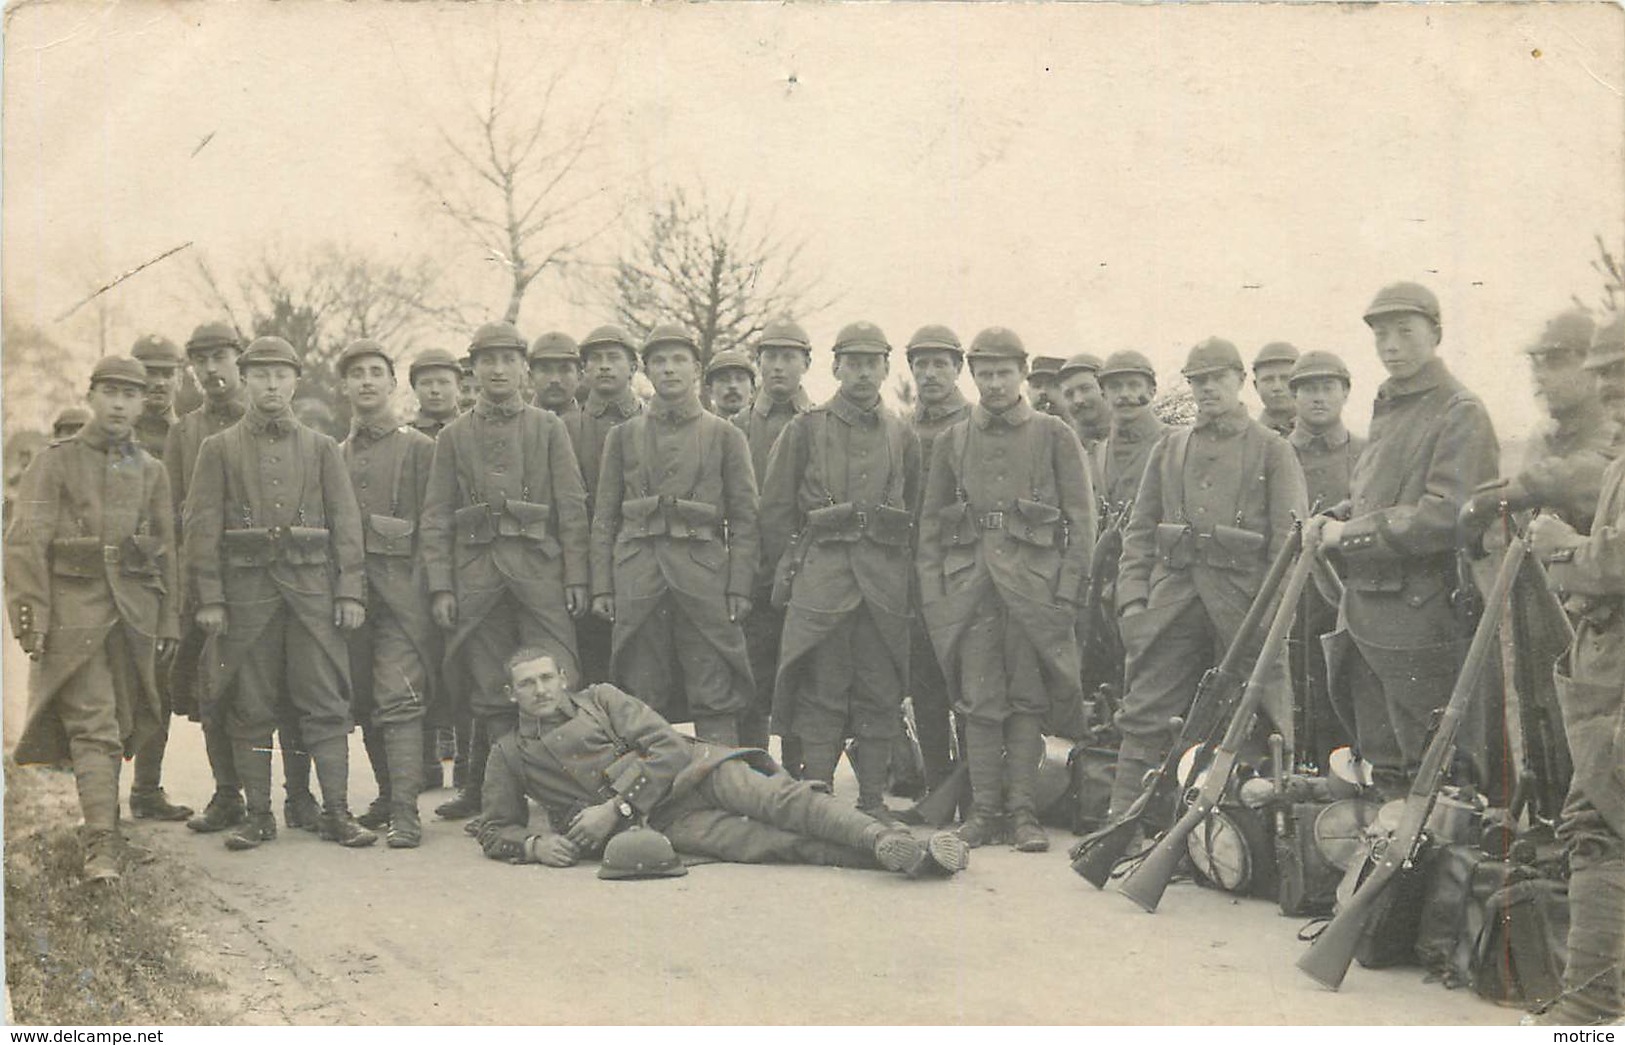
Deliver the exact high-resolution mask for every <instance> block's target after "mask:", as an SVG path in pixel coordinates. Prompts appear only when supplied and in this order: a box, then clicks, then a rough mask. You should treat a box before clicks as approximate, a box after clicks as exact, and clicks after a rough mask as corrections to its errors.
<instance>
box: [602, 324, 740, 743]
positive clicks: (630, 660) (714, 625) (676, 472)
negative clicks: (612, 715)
mask: <svg viewBox="0 0 1625 1045" xmlns="http://www.w3.org/2000/svg"><path fill="white" fill-rule="evenodd" d="M643 366H644V370H645V371H646V372H647V373H648V375H649V380H650V381H651V382H652V383H653V384H654V388H655V398H654V399H653V400H652V401H651V402H650V403H649V406H648V407H647V408H646V409H645V410H644V411H643V412H642V413H640V414H638V415H637V416H635V417H633V418H632V419H631V420H629V421H627V422H626V423H625V424H622V425H617V426H616V427H614V428H612V429H610V431H609V436H608V439H607V441H606V442H605V444H604V457H603V468H602V471H601V473H600V474H599V486H598V497H597V499H596V500H595V502H594V506H593V520H592V600H593V605H592V609H593V614H594V615H595V616H597V617H599V618H601V619H603V620H605V621H610V622H613V625H614V648H613V652H612V654H611V656H610V667H611V673H612V674H613V675H614V677H615V680H616V682H617V683H618V684H619V685H621V686H623V687H625V688H626V689H629V690H631V691H633V692H635V693H637V694H638V695H639V698H640V699H641V700H643V701H644V702H645V703H647V704H648V705H649V706H650V707H653V708H654V709H655V710H656V711H659V712H660V713H661V715H662V716H663V717H665V718H666V719H667V720H669V721H673V722H683V721H688V720H690V719H692V720H693V722H694V735H695V736H697V737H699V738H700V739H701V740H707V741H711V742H714V743H718V744H727V745H730V746H732V745H736V744H738V743H739V715H740V714H741V713H742V712H744V711H745V710H746V709H747V708H749V707H750V702H751V695H752V692H753V690H754V688H755V684H754V683H753V682H752V681H751V677H750V658H749V656H748V655H747V653H746V652H745V634H744V632H743V631H742V630H741V629H740V622H741V621H743V620H744V619H745V618H746V617H747V616H748V615H749V614H750V594H751V591H752V590H753V582H754V574H755V570H756V563H757V558H758V556H759V554H760V549H759V547H758V545H757V536H756V480H755V477H754V476H752V474H751V469H750V449H749V448H748V447H747V446H746V445H745V437H744V435H743V434H741V433H740V432H739V430H738V429H736V428H734V427H733V426H732V425H730V424H728V423H727V422H726V421H724V420H722V418H720V417H716V416H714V415H712V414H708V413H706V412H705V410H704V408H703V407H701V406H700V397H699V382H700V349H699V346H698V345H697V344H695V342H694V339H693V338H692V337H691V336H690V335H689V334H688V333H687V332H686V331H685V330H683V329H682V328H681V327H679V326H676V325H673V324H662V325H661V326H658V327H656V328H655V329H654V330H653V331H652V332H651V333H650V335H649V340H648V341H646V342H644V345H643Z"/></svg>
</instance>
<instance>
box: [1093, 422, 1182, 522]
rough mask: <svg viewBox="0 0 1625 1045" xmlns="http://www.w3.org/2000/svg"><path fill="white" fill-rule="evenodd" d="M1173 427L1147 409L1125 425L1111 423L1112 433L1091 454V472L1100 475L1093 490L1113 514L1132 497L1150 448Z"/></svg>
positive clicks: (1142, 475) (1138, 489) (1142, 473)
mask: <svg viewBox="0 0 1625 1045" xmlns="http://www.w3.org/2000/svg"><path fill="white" fill-rule="evenodd" d="M1172 428H1173V426H1172V425H1169V424H1166V423H1164V422H1163V421H1161V420H1160V419H1158V417H1157V415H1156V414H1154V413H1152V412H1151V411H1149V410H1147V411H1146V412H1145V413H1143V414H1141V415H1140V416H1139V417H1137V418H1135V419H1134V420H1132V421H1130V422H1128V423H1127V424H1123V425H1116V424H1114V425H1113V426H1112V434H1111V435H1110V436H1109V437H1108V438H1106V439H1105V440H1104V441H1102V442H1101V443H1100V444H1099V446H1098V447H1097V448H1096V451H1095V453H1094V455H1093V456H1094V463H1095V471H1094V474H1095V475H1096V476H1098V477H1099V478H1100V485H1099V487H1098V488H1097V489H1096V491H1095V492H1096V493H1097V494H1099V495H1100V500H1101V503H1102V504H1104V505H1105V506H1106V508H1107V511H1108V512H1110V513H1115V512H1117V511H1119V510H1120V509H1121V508H1122V507H1123V506H1124V505H1126V504H1128V503H1129V502H1130V501H1132V500H1134V498H1135V496H1136V495H1137V494H1138V493H1139V492H1140V479H1141V478H1142V477H1144V475H1145V466H1146V462H1148V461H1150V460H1151V449H1152V447H1154V446H1156V445H1157V440H1159V439H1161V438H1162V437H1163V436H1164V435H1167V434H1168V432H1169V430H1171V429H1172Z"/></svg>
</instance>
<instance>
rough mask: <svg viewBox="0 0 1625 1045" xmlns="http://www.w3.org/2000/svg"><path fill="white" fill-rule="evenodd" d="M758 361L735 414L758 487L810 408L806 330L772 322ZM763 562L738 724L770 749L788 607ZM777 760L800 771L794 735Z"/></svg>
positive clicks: (744, 738) (750, 741) (752, 743)
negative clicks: (754, 379) (746, 700)
mask: <svg viewBox="0 0 1625 1045" xmlns="http://www.w3.org/2000/svg"><path fill="white" fill-rule="evenodd" d="M755 351H756V366H757V369H758V370H759V371H760V372H761V376H762V384H761V387H760V389H758V390H757V392H756V399H755V400H754V401H753V402H752V403H751V405H750V407H749V408H748V409H745V410H741V411H740V412H739V413H737V414H735V415H734V416H733V419H732V420H733V423H734V425H735V426H736V427H738V428H739V430H740V431H742V432H744V433H745V442H746V443H747V444H749V446H750V464H751V468H752V469H753V470H754V471H755V473H756V486H757V488H758V489H760V488H761V485H762V482H763V480H765V479H766V478H767V458H768V455H769V454H770V453H772V451H773V443H774V442H775V441H776V440H777V439H778V438H779V433H780V432H783V431H784V426H785V425H787V424H789V423H790V421H791V419H792V418H794V417H796V416H797V415H799V414H802V413H804V412H806V411H807V410H809V409H811V407H812V400H811V399H809V398H808V397H807V393H806V391H805V390H804V389H803V388H802V387H801V379H802V378H803V377H804V376H805V375H806V373H807V367H808V366H809V365H810V364H811V363H812V342H811V341H810V340H809V339H808V338H807V332H806V331H805V330H803V329H801V327H800V326H798V325H797V324H795V323H793V322H791V321H790V320H787V319H785V320H779V321H777V322H773V323H769V324H768V325H767V329H765V330H763V331H762V336H761V338H760V339H758V340H757V342H756V346H755ZM776 565H777V564H776V563H773V562H768V561H765V560H764V561H763V562H762V563H760V564H759V566H758V568H757V570H756V591H755V592H753V593H752V595H751V614H750V616H749V617H747V618H745V646H746V648H747V649H749V650H750V672H751V676H752V677H753V678H755V680H756V701H755V703H754V704H753V705H752V707H751V709H750V711H749V712H748V713H746V715H745V716H744V718H743V719H742V721H741V722H740V724H739V740H740V743H742V744H744V745H745V746H746V747H759V748H763V749H766V747H767V743H768V732H767V730H768V716H769V713H770V712H771V711H772V709H773V680H774V679H775V678H777V677H778V672H779V639H780V638H781V636H782V635H783V632H784V610H783V609H781V608H780V607H777V606H774V605H773V597H772V596H773V570H774V567H775V566H776ZM780 744H781V747H780V749H779V750H780V754H779V761H780V762H781V763H783V765H784V768H785V769H786V770H787V771H788V772H789V773H790V775H791V776H797V777H799V776H800V775H801V755H800V753H799V752H798V751H797V750H796V742H795V738H794V737H783V738H781V741H780Z"/></svg>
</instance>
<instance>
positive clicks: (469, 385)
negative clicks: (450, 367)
mask: <svg viewBox="0 0 1625 1045" xmlns="http://www.w3.org/2000/svg"><path fill="white" fill-rule="evenodd" d="M479 398H480V382H479V379H478V378H476V377H475V376H474V359H473V357H472V356H468V355H465V356H463V358H461V359H459V360H458V361H457V412H458V413H459V414H466V413H468V412H469V411H470V410H472V409H474V404H475V403H477V402H478V401H479Z"/></svg>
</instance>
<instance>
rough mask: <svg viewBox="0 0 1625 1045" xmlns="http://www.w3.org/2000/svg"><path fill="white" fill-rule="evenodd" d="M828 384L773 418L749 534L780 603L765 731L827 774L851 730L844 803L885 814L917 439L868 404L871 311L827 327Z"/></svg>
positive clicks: (903, 664)
mask: <svg viewBox="0 0 1625 1045" xmlns="http://www.w3.org/2000/svg"><path fill="white" fill-rule="evenodd" d="M834 353H835V364H834V372H835V379H836V381H838V382H840V390H839V391H838V392H837V393H836V394H835V395H834V396H833V397H831V398H830V400H829V401H828V402H826V403H824V404H823V405H821V406H817V407H814V408H813V409H811V410H809V411H807V412H806V413H804V414H800V415H797V416H796V417H795V418H793V419H792V420H791V421H790V423H789V424H788V425H787V426H785V429H784V432H783V433H782V434H781V435H780V436H779V438H778V441H777V442H776V443H774V444H773V452H772V453H771V454H770V455H769V456H768V462H767V477H766V479H765V480H764V481H763V483H762V543H763V546H764V547H765V549H766V554H765V556H764V558H765V560H766V561H767V562H770V563H775V564H776V570H777V576H778V578H782V579H783V580H784V581H785V582H786V585H787V587H786V586H783V585H780V584H779V583H778V581H777V580H776V581H775V585H774V601H775V602H777V603H779V604H780V605H783V606H784V607H785V617H784V634H783V637H782V640H781V647H780V655H779V669H778V678H777V680H776V681H775V683H774V688H773V723H774V729H775V730H776V731H778V732H779V733H781V734H783V735H786V736H794V737H795V738H796V739H797V740H799V741H800V746H801V760H802V766H803V769H802V772H803V774H804V778H805V779H808V780H814V781H823V782H824V783H825V784H830V783H832V782H833V781H834V778H835V766H836V763H837V762H839V761H840V757H841V743H842V741H843V740H844V739H845V738H846V737H847V736H854V737H856V738H857V740H858V745H857V748H856V752H857V755H856V760H857V764H856V765H855V766H854V767H853V768H854V769H855V770H856V771H857V777H858V809H859V810H861V811H863V812H866V813H869V814H871V815H875V816H886V815H888V814H887V811H886V804H885V790H886V780H887V773H888V771H889V769H890V767H891V746H892V744H893V742H894V741H896V740H897V739H899V738H900V737H901V736H902V735H903V731H902V716H901V709H902V703H903V694H904V692H906V691H907V689H908V635H909V632H908V628H909V589H910V587H911V584H910V568H911V565H912V560H911V554H910V552H911V548H912V544H913V532H912V531H913V523H914V515H915V510H916V508H917V507H918V505H919V503H920V501H919V498H920V441H919V439H918V438H917V437H916V436H915V435H914V432H913V430H912V429H911V428H910V427H909V425H908V424H907V422H905V421H903V420H902V419H901V418H899V417H896V416H894V415H893V414H892V413H891V412H890V411H888V410H887V409H886V408H885V407H884V406H883V405H882V404H881V402H880V386H881V382H883V381H884V380H885V377H886V371H887V367H888V362H889V359H888V357H889V356H890V354H891V346H890V345H889V344H887V342H886V337H885V335H884V334H882V333H881V331H880V328H879V327H877V326H875V325H874V324H873V323H851V324H848V325H847V326H845V327H843V328H841V331H840V333H839V334H838V335H836V338H835V349H834Z"/></svg>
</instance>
